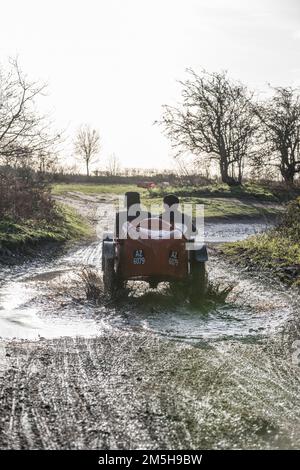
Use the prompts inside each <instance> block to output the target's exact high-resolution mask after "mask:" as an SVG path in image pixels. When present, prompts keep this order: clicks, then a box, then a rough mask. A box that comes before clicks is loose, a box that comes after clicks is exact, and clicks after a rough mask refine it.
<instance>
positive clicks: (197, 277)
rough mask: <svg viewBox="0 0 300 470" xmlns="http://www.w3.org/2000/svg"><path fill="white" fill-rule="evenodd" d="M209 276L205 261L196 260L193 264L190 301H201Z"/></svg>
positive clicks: (196, 302) (193, 302) (194, 302)
mask: <svg viewBox="0 0 300 470" xmlns="http://www.w3.org/2000/svg"><path fill="white" fill-rule="evenodd" d="M206 288H207V277H206V269H205V262H194V263H192V265H191V285H190V302H191V303H192V304H198V303H200V302H201V301H202V300H203V298H204V296H205V292H206Z"/></svg>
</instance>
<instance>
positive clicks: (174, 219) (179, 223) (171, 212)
mask: <svg viewBox="0 0 300 470" xmlns="http://www.w3.org/2000/svg"><path fill="white" fill-rule="evenodd" d="M163 204H164V212H162V214H160V216H159V218H160V219H161V220H164V221H165V222H168V223H169V224H171V225H172V226H173V228H180V230H181V231H182V233H183V235H184V236H185V238H190V236H191V235H192V234H193V235H195V234H196V232H197V229H196V226H195V224H194V223H193V221H192V218H191V217H190V216H189V215H187V214H184V213H183V212H181V211H180V209H179V204H180V201H179V198H178V197H177V196H176V195H175V194H168V195H167V196H165V197H164V199H163Z"/></svg>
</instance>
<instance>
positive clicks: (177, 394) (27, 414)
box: [0, 199, 300, 449]
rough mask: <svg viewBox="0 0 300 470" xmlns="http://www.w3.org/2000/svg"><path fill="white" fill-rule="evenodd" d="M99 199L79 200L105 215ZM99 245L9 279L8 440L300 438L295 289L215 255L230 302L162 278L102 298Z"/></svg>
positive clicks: (3, 438) (40, 444) (5, 311)
mask: <svg viewBox="0 0 300 470" xmlns="http://www.w3.org/2000/svg"><path fill="white" fill-rule="evenodd" d="M95 202H99V201H97V200H96V201H95V200H90V201H87V200H86V199H84V200H81V199H79V200H74V199H71V200H70V201H69V203H72V204H74V205H76V206H77V207H78V205H79V206H80V205H81V206H82V210H84V211H85V214H86V215H88V216H89V217H90V218H91V220H94V221H95V222H96V221H97V217H95V210H94V209H95V208H96V204H95ZM101 202H102V203H103V202H104V201H101ZM83 208H84V209H83ZM100 255H101V253H100V244H99V242H98V241H95V242H94V243H91V244H90V245H87V246H82V247H77V248H76V249H73V250H71V251H70V252H69V253H67V254H65V255H64V256H62V257H61V258H59V259H56V260H55V261H52V262H49V263H48V264H45V263H33V264H31V265H28V266H25V267H24V268H19V269H18V268H16V269H14V270H12V271H11V272H10V277H9V278H6V281H5V282H4V283H3V285H2V288H1V289H0V302H1V306H2V310H1V317H0V318H1V323H0V327H3V328H4V326H3V325H4V323H5V325H6V327H7V328H8V325H9V324H10V327H11V329H10V330H9V331H10V333H11V334H6V335H5V334H4V335H3V334H2V335H3V336H6V338H4V339H3V340H2V342H1V343H0V384H1V395H0V399H1V402H0V404H1V407H0V447H1V448H17V449H18V448H48V449H49V448H50V449H52V448H53V449H61V448H65V449H71V448H76V449H77V448H104V449H108V448H110V449H111V448H117V449H122V448H149V449H153V448H160V449H162V448H231V447H235V448H278V447H287V448H299V445H300V406H299V403H298V396H299V392H300V379H299V368H298V366H297V364H293V363H292V356H291V350H290V338H289V335H288V334H285V335H284V334H283V331H290V329H291V328H290V327H289V325H292V324H293V323H294V318H295V317H297V315H298V305H297V302H296V301H295V302H294V301H292V299H291V297H290V295H289V294H288V293H285V292H284V290H283V289H281V288H280V286H268V284H264V283H263V281H262V280H261V279H256V280H255V279H253V277H251V276H249V275H248V274H247V273H241V272H232V270H233V268H232V267H230V266H228V265H226V264H225V263H222V262H220V260H219V259H218V258H216V257H214V256H212V258H211V262H210V266H209V272H210V276H211V278H212V279H213V280H214V281H216V282H218V283H220V284H221V285H222V284H226V283H230V284H232V285H234V288H233V290H232V292H231V294H230V296H229V298H228V301H227V304H226V305H218V304H212V305H211V306H208V307H206V309H205V310H203V311H195V310H192V309H190V308H189V307H188V306H187V305H186V304H185V303H182V304H180V305H178V304H176V303H174V300H173V299H172V298H171V297H170V295H169V294H168V293H167V292H166V291H164V289H163V288H162V290H161V291H159V292H157V293H155V292H153V291H147V290H146V291H139V292H137V293H132V295H130V296H129V297H128V298H126V299H123V300H122V301H121V302H119V303H117V304H115V305H113V304H111V305H109V304H103V305H102V304H100V305H98V306H93V305H89V304H87V303H86V302H84V300H83V299H80V292H77V291H80V289H79V288H77V285H76V282H77V281H76V279H77V275H78V272H79V270H80V269H81V267H82V266H83V265H87V264H89V265H92V266H99V264H100V260H101V256H100ZM5 302H6V303H5ZM13 302H15V303H14V304H13ZM5 315H6V316H5ZM33 320H34V321H36V322H37V323H36V324H33V323H32V322H33ZM3 322H4V323H3ZM22 322H23V323H22ZM26 322H27V323H26ZM3 328H2V331H3ZM16 331H19V339H15V340H12V339H11V336H14V334H13V332H16ZM7 333H9V332H8V330H7ZM293 334H295V333H293ZM45 336H48V339H46V338H45ZM26 337H27V338H29V339H25V338H26ZM22 338H24V339H22ZM30 338H32V339H35V340H34V341H32V340H30ZM38 338H39V340H36V339H38Z"/></svg>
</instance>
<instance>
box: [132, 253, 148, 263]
mask: <svg viewBox="0 0 300 470" xmlns="http://www.w3.org/2000/svg"><path fill="white" fill-rule="evenodd" d="M145 261H146V260H145V255H144V251H143V250H134V252H133V264H145Z"/></svg>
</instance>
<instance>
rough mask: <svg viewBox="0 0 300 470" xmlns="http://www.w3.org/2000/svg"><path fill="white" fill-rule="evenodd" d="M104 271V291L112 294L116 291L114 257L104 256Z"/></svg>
mask: <svg viewBox="0 0 300 470" xmlns="http://www.w3.org/2000/svg"><path fill="white" fill-rule="evenodd" d="M103 264H104V270H103V271H104V272H103V282H104V293H105V294H108V295H112V294H113V293H114V291H115V277H116V275H115V263H114V259H110V258H104V263H103Z"/></svg>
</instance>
